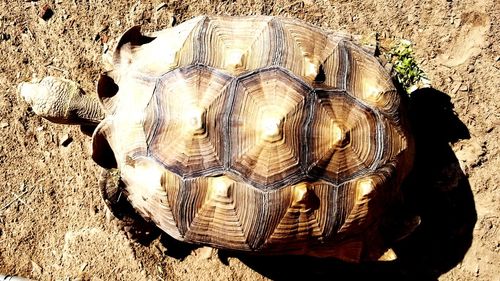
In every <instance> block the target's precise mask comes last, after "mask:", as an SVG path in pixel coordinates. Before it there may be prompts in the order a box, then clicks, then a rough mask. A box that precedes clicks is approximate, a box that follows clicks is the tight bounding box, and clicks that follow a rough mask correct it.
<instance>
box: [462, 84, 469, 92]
mask: <svg viewBox="0 0 500 281" xmlns="http://www.w3.org/2000/svg"><path fill="white" fill-rule="evenodd" d="M460 91H462V92H467V91H469V86H467V85H462V86H461V87H460Z"/></svg>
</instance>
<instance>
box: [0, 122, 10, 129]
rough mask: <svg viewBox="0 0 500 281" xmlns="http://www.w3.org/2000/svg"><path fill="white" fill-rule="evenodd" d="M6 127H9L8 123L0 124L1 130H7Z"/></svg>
mask: <svg viewBox="0 0 500 281" xmlns="http://www.w3.org/2000/svg"><path fill="white" fill-rule="evenodd" d="M7 127H9V123H7V122H0V128H2V129H3V128H7Z"/></svg>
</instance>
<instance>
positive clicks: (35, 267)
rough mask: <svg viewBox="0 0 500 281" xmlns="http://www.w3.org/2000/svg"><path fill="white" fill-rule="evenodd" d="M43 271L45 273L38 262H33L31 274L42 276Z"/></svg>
mask: <svg viewBox="0 0 500 281" xmlns="http://www.w3.org/2000/svg"><path fill="white" fill-rule="evenodd" d="M42 271H43V269H42V267H41V266H39V265H38V264H37V263H36V262H34V261H31V272H32V273H33V274H34V275H41V274H42Z"/></svg>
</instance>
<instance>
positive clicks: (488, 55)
mask: <svg viewBox="0 0 500 281" xmlns="http://www.w3.org/2000/svg"><path fill="white" fill-rule="evenodd" d="M499 11H500V5H499V4H498V1H495V0H485V1H480V2H476V1H472V0H465V1H404V2H402V1H361V0H355V1H330V0H326V1H319V0H307V1H306V0H304V1H262V0H254V1H250V0H249V1H247V0H237V1H212V0H210V1H209V0H206V1H195V0H185V1H176V0H170V1H164V2H163V1H151V2H148V1H144V2H142V1H134V2H127V1H111V0H96V1H60V0H55V1H31V2H29V1H20V0H17V1H4V2H2V3H0V57H1V58H2V59H1V61H0V73H1V75H0V91H1V92H0V139H1V141H0V165H1V166H0V185H1V192H0V274H13V275H20V276H25V277H29V278H33V279H40V280H59V279H66V278H69V279H71V280H73V279H78V278H79V279H80V280H82V279H83V280H85V279H92V280H111V279H118V280H144V279H149V280H265V279H296V278H299V277H301V278H309V279H310V278H311V277H317V278H316V279H330V278H332V277H334V276H337V277H338V279H340V280H342V279H352V278H355V277H359V278H361V277H372V278H374V277H380V278H386V279H387V278H389V279H390V278H391V277H394V278H399V280H437V279H439V280H453V281H458V280H496V279H498V275H499V273H498V264H499V263H500V253H499V252H500V233H499V230H498V225H499V224H500V219H499V216H500V204H499V201H500V192H499V191H498V182H500V175H499V173H498V167H500V157H499V142H498V139H500V129H499V125H500V113H499V112H500V109H499V107H500V102H499V100H500V96H499V94H498V89H500V38H499V35H498V34H500V30H499V25H498V23H499V22H500V12H499ZM200 14H223V15H250V14H266V15H280V16H289V17H295V18H300V19H303V20H305V21H307V22H309V23H313V24H316V25H319V26H322V27H325V28H330V29H332V30H338V31H344V32H351V33H356V34H370V33H371V32H373V31H375V32H377V33H378V34H379V35H380V37H382V38H383V37H386V38H406V39H409V40H411V41H412V42H414V44H415V46H414V49H415V51H416V58H417V60H418V61H419V63H420V65H421V66H422V67H423V68H424V70H425V71H426V72H427V73H428V76H429V78H430V79H431V81H432V84H433V86H434V88H435V91H434V92H431V93H419V95H417V96H415V99H416V101H418V102H417V103H416V104H418V105H419V106H420V107H418V108H419V110H418V111H415V112H416V114H415V116H414V122H416V123H415V124H417V127H418V126H420V127H419V129H420V131H419V134H420V139H421V144H422V145H421V148H420V151H419V152H417V153H418V155H420V156H419V157H420V158H419V160H418V161H420V164H419V165H420V166H419V167H421V168H420V169H419V170H418V171H417V172H416V173H417V174H416V175H415V176H416V177H417V178H422V179H423V180H422V181H420V182H419V181H417V182H419V183H420V185H419V186H416V187H413V188H409V189H408V190H409V191H408V196H409V198H411V199H410V200H409V204H410V205H412V207H413V208H415V209H417V210H418V211H419V212H421V213H422V214H424V221H423V222H424V223H423V227H422V228H420V229H419V230H418V231H417V232H416V233H415V234H414V235H412V236H410V237H408V238H407V239H405V240H404V241H402V242H401V243H400V245H399V246H398V247H397V249H396V250H397V253H398V254H399V256H400V258H401V261H400V262H399V263H387V264H376V265H373V264H371V265H363V266H356V265H349V264H343V263H340V262H338V261H329V260H314V259H300V258H298V259H292V258H283V259H279V260H276V259H272V258H255V257H240V256H234V255H233V254H231V253H224V252H215V253H206V252H205V251H200V250H194V251H191V250H192V248H190V247H186V245H183V244H177V243H175V242H173V241H171V240H169V239H168V238H167V237H164V236H161V237H158V238H156V239H154V240H153V241H151V242H150V243H146V245H141V244H138V243H134V242H131V241H130V240H129V239H128V238H127V237H126V236H125V235H124V234H123V233H122V232H121V231H120V230H119V228H118V227H117V224H116V223H115V222H113V221H111V222H109V221H108V220H107V219H106V215H105V212H104V204H103V203H102V201H101V199H100V196H99V192H98V188H97V179H98V176H99V173H100V171H99V169H98V167H97V166H96V165H95V164H94V163H93V162H92V160H91V159H90V139H89V138H88V137H87V136H85V135H84V134H82V133H81V132H80V130H79V129H78V128H76V127H65V126H59V125H53V124H49V123H48V122H47V121H45V120H42V119H40V118H38V117H36V116H34V115H33V114H32V113H30V111H29V108H28V107H27V105H26V104H25V103H24V102H22V101H21V100H20V98H19V97H18V96H17V94H16V85H17V84H18V83H20V82H22V81H26V80H30V79H31V78H32V77H40V78H41V77H44V76H46V75H54V76H59V77H65V78H68V79H72V80H75V81H77V82H79V83H80V84H81V85H83V87H84V88H85V89H86V90H87V91H88V92H89V93H92V92H93V89H94V88H95V82H96V78H97V77H98V74H99V73H100V72H101V71H102V69H103V64H101V61H102V60H101V58H102V55H103V53H104V52H105V51H106V50H109V49H110V48H111V46H112V45H113V42H116V38H118V36H119V35H120V34H121V33H122V32H123V31H124V30H126V29H127V28H129V27H131V26H133V25H137V24H141V25H143V29H144V30H146V31H153V30H158V29H161V28H165V27H169V26H171V25H172V24H176V23H179V22H182V21H184V20H186V19H189V18H191V17H193V16H196V15H200ZM431 97H432V98H431ZM421 98H422V99H421ZM418 99H421V100H418ZM430 108H431V109H432V110H434V111H431V110H430ZM430 112H434V113H435V114H430ZM63 144H64V145H63ZM427 164H429V165H427ZM430 164H432V165H430ZM426 165H427V166H429V167H427V166H426ZM431 168H432V169H431ZM415 190H416V191H415ZM411 191H415V192H413V193H412V192H411ZM291 268H293V269H295V268H296V269H297V270H293V271H292V270H290V269H291ZM419 272H420V273H419Z"/></svg>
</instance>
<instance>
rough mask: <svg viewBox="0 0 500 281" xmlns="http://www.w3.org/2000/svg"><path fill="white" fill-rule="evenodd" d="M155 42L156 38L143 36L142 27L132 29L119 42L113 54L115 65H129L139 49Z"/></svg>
mask: <svg viewBox="0 0 500 281" xmlns="http://www.w3.org/2000/svg"><path fill="white" fill-rule="evenodd" d="M153 40H154V38H152V37H148V36H144V35H142V33H141V27H140V26H138V25H136V26H134V27H131V28H130V29H129V30H127V31H125V33H123V35H122V36H121V38H120V40H118V44H117V45H116V50H115V53H114V54H113V63H114V64H115V65H120V64H128V63H129V62H130V60H131V57H132V56H133V52H134V51H135V49H136V48H137V47H139V46H141V45H144V44H147V43H149V42H151V41H153Z"/></svg>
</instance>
